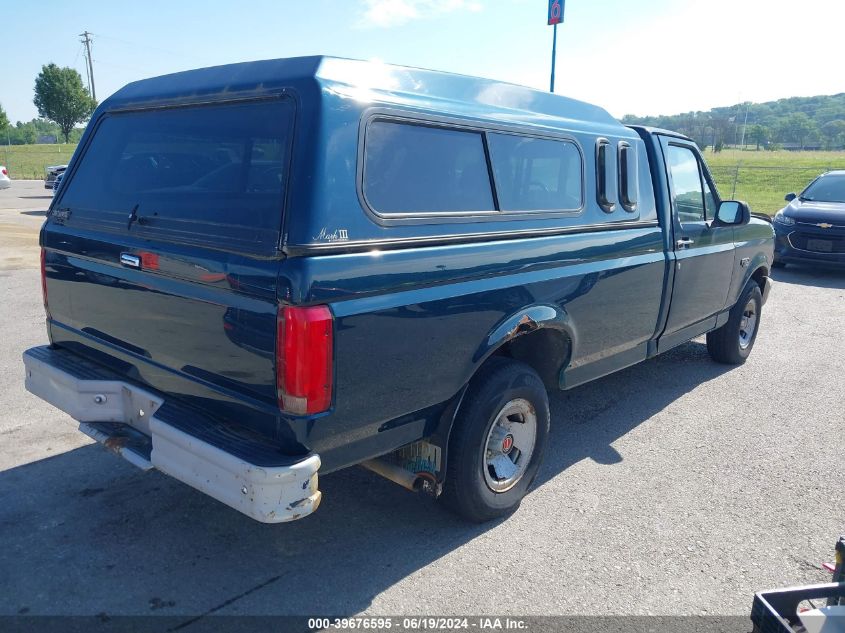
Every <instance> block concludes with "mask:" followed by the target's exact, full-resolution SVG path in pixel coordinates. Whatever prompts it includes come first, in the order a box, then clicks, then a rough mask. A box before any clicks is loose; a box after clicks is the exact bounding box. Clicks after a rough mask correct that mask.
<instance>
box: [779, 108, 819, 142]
mask: <svg viewBox="0 0 845 633" xmlns="http://www.w3.org/2000/svg"><path fill="white" fill-rule="evenodd" d="M780 129H781V135H782V137H783V138H785V139H789V140H791V141H793V142H795V143H798V144H799V145H800V146H801V149H804V143H805V142H806V141H807V139H808V138H810V137H811V136H812V135H813V134H814V133H818V128H817V127H816V123H815V121H813V120H812V119H811V118H810V117H809V116H807V115H806V114H805V113H804V112H795V113H793V114H790V115H789V116H788V117H786V118H785V119H783V120H782V121H781V123H780Z"/></svg>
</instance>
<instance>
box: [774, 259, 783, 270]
mask: <svg viewBox="0 0 845 633" xmlns="http://www.w3.org/2000/svg"><path fill="white" fill-rule="evenodd" d="M772 268H786V262H779V261H778V260H775V261H773V262H772Z"/></svg>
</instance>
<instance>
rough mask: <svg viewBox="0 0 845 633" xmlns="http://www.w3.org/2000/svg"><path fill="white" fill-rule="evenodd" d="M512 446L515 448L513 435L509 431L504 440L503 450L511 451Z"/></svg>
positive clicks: (504, 451) (505, 451)
mask: <svg viewBox="0 0 845 633" xmlns="http://www.w3.org/2000/svg"><path fill="white" fill-rule="evenodd" d="M512 448H513V435H511V434H510V433H508V434H507V435H505V439H503V440H502V452H503V453H510V452H511V449H512Z"/></svg>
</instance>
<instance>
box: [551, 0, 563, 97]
mask: <svg viewBox="0 0 845 633" xmlns="http://www.w3.org/2000/svg"><path fill="white" fill-rule="evenodd" d="M565 2H566V0H549V15H548V18H549V19H548V20H547V21H546V24H548V25H549V26H553V27H554V33H553V34H552V77H551V80H550V81H549V92H554V91H555V62H556V61H557V25H558V24H560V23H561V22H563V9H564V6H565V4H564V3H565Z"/></svg>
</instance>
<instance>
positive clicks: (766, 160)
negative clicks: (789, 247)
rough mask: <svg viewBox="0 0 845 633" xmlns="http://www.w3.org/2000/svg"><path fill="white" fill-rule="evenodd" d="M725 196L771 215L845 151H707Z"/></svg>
mask: <svg viewBox="0 0 845 633" xmlns="http://www.w3.org/2000/svg"><path fill="white" fill-rule="evenodd" d="M75 148H76V146H75V145H70V144H69V145H12V146H11V147H0V164H3V165H6V167H7V168H8V169H9V173H10V175H11V177H12V178H17V179H41V178H44V168H45V167H46V166H47V165H60V164H64V163H67V162H68V160H70V157H71V154H73V150H74V149H75ZM705 159H706V160H707V164H708V165H710V169H711V171H712V172H713V177H714V178H715V180H716V187H717V188H718V189H719V194H720V195H721V196H722V198H723V199H728V198H736V199H739V200H745V201H746V202H748V203H749V204H750V205H751V208H752V209H753V210H754V211H759V212H762V213H768V214H770V215H771V214H774V213H775V212H776V211H777V210H778V209H780V208H782V207H783V206H784V204H785V203H784V201H783V196H784V195H786V194H787V193H789V192H790V191H795V192H798V191H801V190H802V189H803V188H804V187H806V186H807V184H808V183H809V182H810V181H811V180H812V179H813V178H815V177H816V176H818V175H819V174H821V173H822V172H825V171H828V170H830V169H845V152H785V151H780V152H766V151H759V152H756V151H745V152H743V151H740V150H725V151H722V152H719V153H718V154H714V153H713V152H712V151H707V152H706V153H705Z"/></svg>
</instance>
